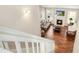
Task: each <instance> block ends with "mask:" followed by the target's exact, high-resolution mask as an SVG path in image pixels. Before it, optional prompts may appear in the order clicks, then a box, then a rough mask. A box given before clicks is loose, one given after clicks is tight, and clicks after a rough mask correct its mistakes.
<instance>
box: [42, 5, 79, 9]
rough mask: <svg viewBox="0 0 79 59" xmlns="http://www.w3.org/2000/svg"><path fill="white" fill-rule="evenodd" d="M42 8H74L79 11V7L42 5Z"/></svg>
mask: <svg viewBox="0 0 79 59" xmlns="http://www.w3.org/2000/svg"><path fill="white" fill-rule="evenodd" d="M42 7H46V8H72V9H79V5H42Z"/></svg>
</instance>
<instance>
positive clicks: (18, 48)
mask: <svg viewBox="0 0 79 59" xmlns="http://www.w3.org/2000/svg"><path fill="white" fill-rule="evenodd" d="M15 46H16V50H17V52H18V53H21V52H22V49H21V45H20V42H18V41H16V42H15Z"/></svg>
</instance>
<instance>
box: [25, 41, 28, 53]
mask: <svg viewBox="0 0 79 59" xmlns="http://www.w3.org/2000/svg"><path fill="white" fill-rule="evenodd" d="M25 46H26V52H27V53H29V46H28V42H25Z"/></svg>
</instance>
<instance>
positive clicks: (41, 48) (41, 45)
mask: <svg viewBox="0 0 79 59" xmlns="http://www.w3.org/2000/svg"><path fill="white" fill-rule="evenodd" d="M40 52H41V53H45V44H44V42H40Z"/></svg>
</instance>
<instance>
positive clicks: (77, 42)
mask: <svg viewBox="0 0 79 59" xmlns="http://www.w3.org/2000/svg"><path fill="white" fill-rule="evenodd" d="M73 52H74V53H79V20H78V27H77V34H76V38H75V43H74V48H73Z"/></svg>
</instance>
